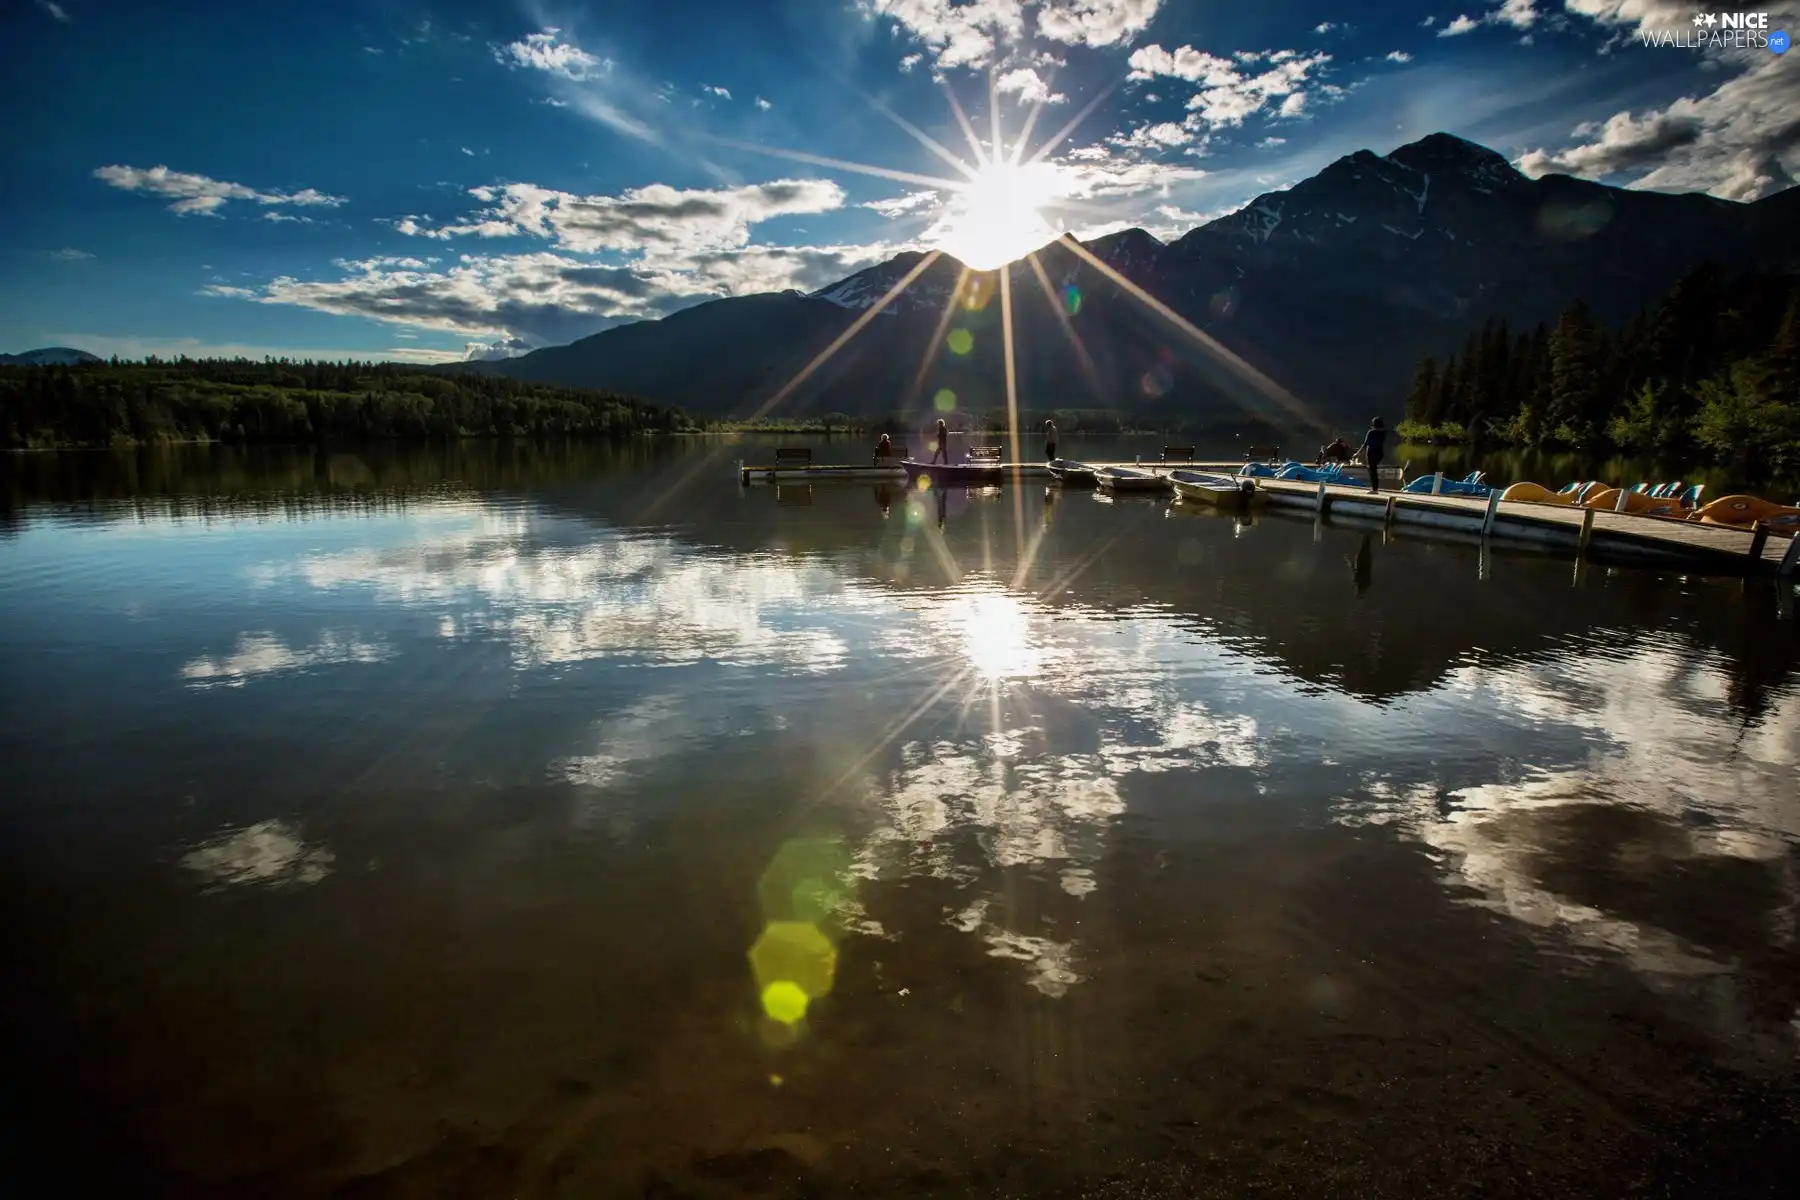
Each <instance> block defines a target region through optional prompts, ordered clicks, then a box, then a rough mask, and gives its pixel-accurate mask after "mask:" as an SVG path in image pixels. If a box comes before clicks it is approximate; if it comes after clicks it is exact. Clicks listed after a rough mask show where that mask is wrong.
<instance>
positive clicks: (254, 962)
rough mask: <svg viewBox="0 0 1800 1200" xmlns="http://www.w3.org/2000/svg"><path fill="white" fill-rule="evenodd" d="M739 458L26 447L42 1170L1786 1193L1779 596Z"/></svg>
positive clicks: (30, 995) (15, 622)
mask: <svg viewBox="0 0 1800 1200" xmlns="http://www.w3.org/2000/svg"><path fill="white" fill-rule="evenodd" d="M783 440H784V441H785V440H787V439H783ZM770 444H772V443H765V446H766V445H770ZM841 444H842V443H840V445H841ZM1079 449H1080V452H1081V453H1082V454H1084V455H1087V456H1092V457H1100V456H1103V455H1102V449H1101V448H1098V447H1094V446H1091V445H1084V446H1082V447H1080V448H1079ZM1153 449H1154V448H1153V447H1150V446H1148V445H1146V446H1143V447H1138V448H1136V449H1134V448H1132V447H1130V446H1125V447H1121V448H1119V452H1120V453H1121V454H1123V455H1126V456H1128V455H1129V454H1130V453H1135V452H1141V451H1153ZM1111 452H1112V449H1111V448H1106V449H1105V453H1108V454H1110V453H1111ZM755 453H756V452H755V451H753V450H746V449H745V448H744V447H743V446H742V445H734V444H730V443H727V442H725V441H722V440H720V441H698V440H696V441H693V442H689V443H679V444H674V443H661V444H651V443H638V444H635V445H632V446H624V447H607V446H601V445H574V446H569V445H505V444H492V443H470V444H462V445H455V446H451V447H447V448H428V447H420V448H412V449H385V450H380V449H377V450H368V451H352V450H338V451H331V452H317V453H315V452H314V451H311V450H298V451H279V450H269V451H260V452H248V453H247V452H232V451H224V450H206V449H192V450H184V451H178V452H175V451H171V452H164V453H160V454H153V455H152V454H146V455H142V456H124V457H116V456H109V455H102V454H89V455H82V454H64V455H27V456H12V457H10V458H9V459H7V460H6V461H5V462H4V463H3V464H0V763H4V764H5V767H4V775H3V778H4V780H5V785H4V792H5V796H6V799H5V802H4V805H3V806H0V889H3V895H4V899H5V904H6V908H7V915H8V918H9V919H8V920H7V922H6V937H5V943H4V944H5V951H4V954H5V958H4V967H5V979H6V981H7V982H6V987H5V991H4V1001H3V1002H0V1012H3V1013H4V1020H5V1024H6V1045H5V1052H6V1055H7V1062H8V1066H9V1072H8V1073H9V1075H10V1077H11V1083H12V1085H13V1089H14V1092H15V1102H14V1104H13V1105H12V1106H11V1111H13V1112H14V1114H15V1116H14V1118H13V1120H12V1122H11V1123H10V1124H9V1125H8V1127H7V1129H6V1133H5V1137H6V1139H7V1141H8V1142H9V1143H10V1145H8V1146H6V1147H4V1151H5V1153H6V1155H7V1161H8V1162H9V1164H10V1165H9V1167H8V1170H9V1171H10V1172H17V1173H19V1174H23V1173H25V1172H27V1171H30V1172H32V1173H34V1174H37V1175H38V1176H39V1177H40V1178H41V1177H43V1175H44V1173H46V1172H53V1173H54V1175H53V1179H54V1180H55V1186H53V1187H49V1188H42V1187H40V1188H38V1189H37V1190H35V1191H31V1192H28V1191H27V1190H25V1189H21V1188H19V1187H17V1186H15V1187H13V1188H11V1189H9V1190H10V1191H11V1192H12V1193H13V1194H19V1195H25V1194H38V1195H65V1194H66V1195H73V1194H83V1193H82V1191H81V1189H83V1188H87V1187H99V1188H104V1189H110V1190H109V1191H105V1192H96V1193H93V1194H106V1195H115V1196H120V1197H124V1196H132V1197H142V1196H181V1197H195V1196H198V1197H213V1196H220V1197H224V1196H258V1197H468V1198H470V1200H497V1198H502V1197H552V1196H554V1197H577V1196H579V1197H595V1196H603V1197H612V1196H620V1197H625V1196H631V1197H713V1196H738V1195H747V1194H759V1195H796V1196H799V1195H804V1196H838V1195H852V1194H854V1195H859V1196H866V1195H909V1196H914V1195H925V1196H934V1195H942V1196H1043V1195H1048V1196H1069V1197H1075V1196H1106V1197H1112V1196H1118V1197H1125V1196H1132V1197H1142V1196H1230V1197H1237V1196H1244V1195H1251V1194H1256V1195H1289V1194H1292V1195H1300V1196H1308V1197H1317V1196H1326V1195H1331V1196H1336V1195H1344V1196H1408V1197H1416V1196H1423V1195H1483V1196H1494V1195H1505V1196H1520V1197H1527V1196H1528V1197H1533V1198H1540V1197H1545V1196H1551V1195H1571V1194H1580V1195H1607V1196H1614V1195H1636V1194H1645V1195H1652V1194H1653V1195H1658V1196H1664V1195H1694V1196H1701V1195H1705V1196H1730V1195H1756V1196H1761V1195H1770V1196H1774V1195H1782V1196H1786V1195H1790V1194H1791V1192H1790V1191H1789V1189H1791V1187H1792V1185H1793V1179H1794V1177H1795V1176H1794V1171H1795V1170H1796V1169H1797V1168H1800V1150H1797V1149H1796V1147H1797V1146H1800V1125H1797V1124H1796V1119H1797V1115H1800V930H1797V926H1800V681H1797V679H1796V669H1797V668H1800V622H1796V620H1794V619H1793V617H1792V616H1791V615H1789V614H1791V613H1792V611H1793V604H1792V598H1791V596H1792V593H1791V589H1790V593H1789V596H1788V597H1786V598H1783V597H1780V596H1778V595H1777V592H1776V589H1775V585H1774V584H1773V583H1772V582H1769V581H1751V582H1745V581H1742V580H1735V579H1716V580H1715V579H1703V578H1684V577H1678V576H1674V575H1668V574H1658V573H1655V572H1649V571H1641V570H1618V571H1611V570H1607V569H1605V568H1603V567H1598V566H1591V567H1587V568H1584V569H1582V570H1580V571H1577V570H1576V569H1575V568H1574V566H1573V565H1572V564H1571V563H1569V562H1568V561H1565V560H1562V559H1558V558H1550V557H1544V556H1536V555H1532V554H1529V553H1519V554H1513V553H1508V552H1504V551H1501V550H1490V551H1488V552H1486V554H1485V555H1484V553H1483V552H1482V551H1481V549H1480V548H1479V547H1478V546H1474V545H1467V546H1465V545H1458V544H1452V543H1447V542H1442V541H1433V540H1430V539H1428V538H1427V537H1426V536H1425V535H1424V534H1423V533H1415V532H1411V531H1408V530H1406V529H1404V528H1403V529H1399V530H1396V531H1394V532H1393V533H1392V534H1391V535H1390V536H1389V537H1388V538H1386V539H1384V537H1383V535H1382V533H1381V532H1379V531H1375V532H1372V533H1371V532H1369V531H1367V530H1366V529H1352V528H1343V527H1334V526H1333V525H1332V524H1331V523H1330V522H1329V521H1327V522H1325V523H1324V524H1322V525H1318V526H1315V525H1314V523H1313V522H1312V521H1311V520H1310V519H1307V518H1305V517H1290V516H1286V515H1283V514H1280V513H1271V514H1268V515H1262V516H1258V517H1257V518H1256V519H1255V520H1254V521H1251V522H1245V521H1241V520H1239V519H1236V518H1233V517H1230V516H1218V515H1212V514H1208V513H1203V512H1194V511H1192V510H1189V509H1187V508H1185V507H1184V506H1181V505H1171V504H1170V503H1169V502H1167V501H1164V500H1155V501H1151V500H1137V499H1127V500H1122V501H1119V502H1108V501H1107V500H1105V499H1104V498H1101V497H1096V496H1094V495H1092V494H1090V493H1081V492H1070V493H1067V494H1058V493H1057V492H1056V491H1054V490H1052V489H1050V488H1047V487H1046V486H1045V485H1043V484H1041V483H1039V484H1032V485H1027V486H1024V487H1021V488H1017V489H1008V490H1003V491H998V492H995V493H993V494H970V493H966V492H962V491H951V492H947V493H943V494H941V495H938V494H929V495H910V496H909V495H908V494H906V493H905V492H904V491H903V490H902V489H901V488H899V487H897V486H896V487H887V486H880V487H878V486H873V485H869V484H856V485H849V484H838V485H818V486H814V487H811V488H805V487H788V486H782V487H779V488H777V487H771V486H757V487H750V488H745V489H740V488H739V486H738V485H737V481H736V479H735V477H734V474H733V472H732V469H731V468H732V463H733V462H734V461H735V460H736V459H738V458H740V457H755ZM819 457H821V458H829V457H832V456H831V455H827V454H823V453H821V454H820V455H819ZM839 457H842V455H840V456H839ZM753 950H754V953H752V952H753Z"/></svg>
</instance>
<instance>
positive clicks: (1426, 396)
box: [1406, 354, 1438, 425]
mask: <svg viewBox="0 0 1800 1200" xmlns="http://www.w3.org/2000/svg"><path fill="white" fill-rule="evenodd" d="M1437 382H1438V365H1437V360H1436V359H1434V358H1432V357H1431V355H1429V354H1420V355H1419V364H1418V366H1416V367H1414V368H1413V378H1412V387H1411V388H1409V389H1408V390H1407V393H1406V419H1407V420H1409V421H1416V422H1418V423H1419V424H1421V425H1430V424H1432V423H1433V422H1432V419H1431V418H1432V409H1433V406H1434V405H1435V404H1436V401H1437Z"/></svg>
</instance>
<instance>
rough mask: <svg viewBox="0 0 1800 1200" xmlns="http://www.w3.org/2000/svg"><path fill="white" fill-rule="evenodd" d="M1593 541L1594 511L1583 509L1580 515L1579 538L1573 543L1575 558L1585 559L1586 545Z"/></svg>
mask: <svg viewBox="0 0 1800 1200" xmlns="http://www.w3.org/2000/svg"><path fill="white" fill-rule="evenodd" d="M1593 540H1594V510H1593V509H1591V508H1588V509H1583V510H1582V513H1581V537H1580V538H1579V539H1577V540H1576V542H1575V557H1576V558H1586V557H1587V552H1588V543H1589V542H1591V541H1593Z"/></svg>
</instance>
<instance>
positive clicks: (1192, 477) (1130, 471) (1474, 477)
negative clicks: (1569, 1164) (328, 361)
mask: <svg viewBox="0 0 1800 1200" xmlns="http://www.w3.org/2000/svg"><path fill="white" fill-rule="evenodd" d="M902 465H903V467H904V468H905V471H906V477H907V482H908V483H909V484H911V485H913V486H918V485H919V482H920V481H921V480H928V481H929V482H930V484H931V485H932V486H936V487H984V486H988V485H990V484H996V483H1000V482H1001V481H1002V478H1003V473H1004V471H1005V468H1004V467H1003V466H1002V465H1001V464H1000V463H999V462H997V461H983V460H970V461H967V462H961V463H949V464H928V463H921V462H916V461H912V460H908V461H906V462H905V463H903V464H902ZM1049 470H1050V474H1051V476H1052V477H1053V478H1054V479H1055V480H1056V481H1057V482H1058V483H1060V484H1061V485H1062V486H1064V487H1093V488H1099V489H1100V490H1102V491H1106V492H1120V493H1142V494H1158V493H1160V494H1167V493H1168V492H1170V491H1173V492H1174V493H1175V494H1176V495H1178V496H1180V497H1181V498H1182V499H1184V500H1191V501H1194V502H1196V503H1200V504H1211V505H1215V506H1218V507H1229V508H1252V507H1255V506H1257V505H1260V504H1262V503H1264V502H1265V501H1266V500H1267V499H1268V493H1267V492H1264V491H1262V490H1261V489H1259V488H1258V487H1257V484H1256V480H1257V479H1258V478H1267V479H1280V480H1289V481H1296V482H1319V483H1327V484H1351V483H1354V484H1358V485H1360V484H1361V482H1362V480H1361V478H1360V477H1359V476H1358V475H1356V474H1352V473H1349V472H1344V471H1342V470H1340V469H1338V468H1337V467H1336V466H1335V464H1334V465H1330V466H1326V467H1308V466H1304V465H1303V464H1300V463H1283V464H1271V463H1247V464H1245V465H1244V467H1243V468H1241V469H1240V470H1239V472H1238V473H1237V474H1235V475H1224V474H1217V473H1214V472H1208V471H1198V470H1174V471H1152V470H1146V469H1144V468H1142V467H1127V466H1095V465H1093V464H1089V463H1083V462H1077V461H1074V460H1072V459H1066V458H1058V459H1054V460H1052V461H1051V462H1050V464H1049ZM1400 491H1401V492H1402V493H1404V494H1407V495H1416V496H1426V495H1431V496H1462V497H1468V498H1473V499H1485V498H1488V497H1490V496H1492V495H1494V494H1495V493H1496V492H1498V493H1499V496H1500V499H1501V500H1502V501H1513V502H1520V503H1527V504H1556V505H1567V506H1572V507H1577V508H1592V509H1602V510H1605V511H1607V512H1621V513H1632V514H1636V515H1638V516H1645V517H1656V518H1661V519H1664V520H1676V521H1696V522H1699V523H1701V524H1704V525H1723V526H1726V527H1729V528H1733V529H1744V530H1755V529H1756V528H1758V527H1759V526H1760V527H1764V528H1767V529H1768V530H1770V531H1771V532H1773V533H1777V534H1794V533H1796V532H1800V505H1783V504H1777V503H1774V502H1773V501H1769V500H1765V499H1763V498H1762V497H1760V496H1749V495H1742V494H1735V493H1734V494H1732V495H1729V496H1721V497H1719V498H1718V499H1715V500H1710V501H1704V500H1703V498H1702V496H1703V493H1704V491H1705V488H1704V487H1703V486H1700V485H1694V486H1687V485H1685V484H1683V483H1681V482H1671V483H1640V484H1637V485H1635V486H1633V487H1630V488H1620V487H1614V486H1612V485H1610V484H1606V483H1601V482H1597V481H1579V482H1575V483H1570V484H1566V485H1565V486H1563V487H1562V488H1560V489H1557V490H1555V491H1552V490H1551V489H1549V488H1547V487H1544V486H1543V485H1542V484H1537V483H1515V484H1512V485H1511V486H1509V487H1505V488H1498V487H1497V486H1496V485H1494V484H1490V483H1488V482H1487V480H1486V478H1485V477H1484V476H1483V474H1482V472H1480V471H1474V472H1471V473H1470V474H1468V475H1467V476H1465V477H1463V478H1461V479H1451V478H1449V477H1439V476H1437V475H1424V476H1421V477H1419V478H1417V479H1413V480H1409V481H1407V482H1406V483H1405V484H1404V485H1403V486H1402V487H1401V488H1400Z"/></svg>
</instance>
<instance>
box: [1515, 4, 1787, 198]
mask: <svg viewBox="0 0 1800 1200" xmlns="http://www.w3.org/2000/svg"><path fill="white" fill-rule="evenodd" d="M1573 6H1574V5H1573V2H1572V4H1571V7H1573ZM1588 7H1590V8H1593V9H1595V10H1596V12H1594V13H1592V14H1586V13H1584V15H1592V16H1594V18H1595V19H1596V20H1598V21H1601V22H1603V23H1614V24H1621V25H1636V26H1638V27H1639V28H1647V29H1655V28H1659V27H1660V26H1659V25H1658V24H1656V23H1657V22H1661V21H1663V20H1667V19H1668V18H1669V15H1670V13H1671V12H1672V11H1673V12H1674V15H1675V18H1676V19H1677V20H1691V19H1692V14H1691V13H1690V14H1687V16H1686V17H1683V16H1682V15H1681V14H1682V13H1684V12H1685V11H1686V10H1670V9H1669V7H1668V6H1667V5H1662V4H1632V3H1631V0H1622V2H1621V3H1615V4H1607V5H1600V4H1597V3H1593V4H1589V5H1588ZM1711 61H1713V62H1715V63H1717V64H1718V65H1719V67H1720V68H1721V69H1726V70H1735V71H1736V74H1734V75H1732V76H1731V77H1730V78H1728V79H1726V80H1725V81H1724V82H1723V83H1721V84H1719V85H1718V86H1717V87H1715V88H1714V89H1713V90H1712V91H1710V92H1707V93H1704V94H1701V95H1696V96H1684V97H1682V98H1680V99H1678V100H1675V101H1674V102H1672V103H1670V104H1668V105H1666V106H1664V107H1662V108H1659V109H1648V110H1645V111H1643V112H1641V113H1632V112H1629V111H1621V112H1616V113H1614V114H1613V115H1612V116H1611V117H1609V118H1608V119H1607V120H1606V121H1605V122H1602V123H1596V122H1585V123H1583V124H1581V125H1578V126H1576V127H1575V128H1574V129H1573V130H1571V135H1572V136H1573V137H1575V138H1577V139H1584V140H1580V141H1577V143H1576V144H1574V145H1572V146H1569V147H1566V148H1564V149H1562V150H1557V151H1549V150H1541V149H1539V150H1530V151H1527V152H1526V153H1525V154H1523V155H1521V156H1520V158H1519V160H1518V167H1519V169H1520V170H1522V171H1524V172H1525V173H1526V174H1528V175H1533V176H1536V175H1542V174H1546V173H1550V172H1563V173H1567V174H1578V175H1585V176H1590V177H1597V178H1606V177H1609V176H1622V177H1627V178H1628V179H1629V184H1628V186H1630V187H1634V188H1647V189H1656V190H1666V191H1703V192H1707V193H1709V194H1711V195H1714V196H1717V197H1720V198H1721V199H1726V200H1756V199H1760V198H1761V197H1763V196H1767V195H1771V194H1773V193H1775V192H1778V191H1781V190H1783V189H1785V188H1787V187H1790V186H1792V185H1793V183H1794V180H1795V177H1796V176H1797V175H1800V117H1797V116H1796V114H1800V72H1795V71H1794V70H1793V64H1792V63H1790V62H1788V61H1787V59H1786V56H1781V55H1774V54H1770V53H1769V52H1768V51H1766V50H1755V49H1744V50H1736V51H1731V50H1728V51H1723V52H1719V53H1715V54H1713V55H1712V57H1711Z"/></svg>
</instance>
